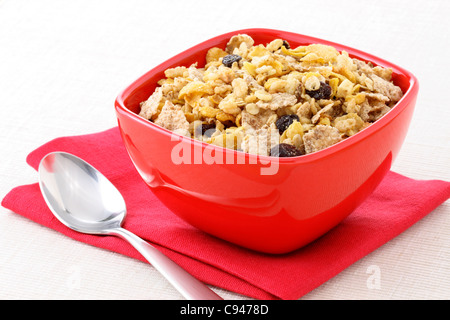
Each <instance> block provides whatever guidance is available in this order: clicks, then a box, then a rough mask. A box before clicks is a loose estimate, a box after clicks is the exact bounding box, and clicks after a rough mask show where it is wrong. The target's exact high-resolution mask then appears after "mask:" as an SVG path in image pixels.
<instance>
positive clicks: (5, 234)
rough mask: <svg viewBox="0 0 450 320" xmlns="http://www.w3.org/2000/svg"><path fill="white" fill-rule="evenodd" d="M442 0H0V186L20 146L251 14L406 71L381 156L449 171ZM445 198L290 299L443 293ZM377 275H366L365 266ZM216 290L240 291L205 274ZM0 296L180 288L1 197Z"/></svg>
mask: <svg viewBox="0 0 450 320" xmlns="http://www.w3.org/2000/svg"><path fill="white" fill-rule="evenodd" d="M449 15H450V2H449V1H446V0H442V1H411V0H408V1H403V0H402V1H390V0H382V1H370V2H368V1H346V0H341V1H329V0H321V1H317V2H313V1H285V0H277V1H262V0H258V1H254V0H252V1H242V2H238V1H211V0H209V1H206V0H196V1H171V0H164V1H144V0H142V1H139V0H126V1H125V0H124V1H119V0H101V1H97V0H78V1H57V0H40V1H33V0H30V1H26V0H3V1H1V0H0V130H1V136H0V143H1V146H0V159H1V167H0V168H1V170H0V196H1V198H3V197H4V195H6V193H7V192H9V191H10V190H11V188H13V187H15V186H18V185H22V184H28V183H34V182H36V181H37V175H36V172H35V171H34V170H33V169H32V168H30V167H29V166H28V165H27V164H26V163H25V158H26V156H27V154H28V153H29V152H30V151H32V150H33V149H35V148H36V147H38V146H40V145H41V144H43V143H45V142H47V141H49V140H51V139H53V138H56V137H59V136H67V135H76V134H84V133H92V132H98V131H102V130H104V129H108V128H111V127H113V126H116V118H115V114H114V110H113V101H114V99H115V97H116V95H117V94H118V92H119V91H120V90H122V89H123V88H124V87H125V86H126V85H128V84H129V83H130V82H131V81H132V80H134V79H135V78H137V77H138V76H140V75H141V74H143V73H144V72H146V71H148V70H149V69H151V68H152V67H153V66H155V65H157V64H159V63H160V62H162V61H164V60H165V59H167V58H168V57H171V56H173V55H175V54H176V53H178V52H181V51H182V50H184V49H187V48H189V47H191V46H192V45H194V44H196V43H198V42H201V41H203V40H207V39H209V38H211V37H213V36H215V35H219V34H222V33H225V32H228V31H233V30H238V29H243V28H251V27H263V28H273V29H281V30H286V31H292V32H297V33H303V34H307V35H311V36H315V37H319V38H323V39H327V40H332V41H335V42H339V43H343V44H346V45H349V46H352V47H355V48H358V49H361V50H363V51H367V52H370V53H373V54H375V55H378V56H380V57H383V58H385V59H387V60H390V61H392V62H394V63H396V64H398V65H400V66H402V67H404V68H406V69H408V70H410V71H411V72H413V73H414V74H415V75H416V76H417V77H418V79H419V82H420V91H419V97H418V100H417V105H416V111H415V114H414V118H413V121H412V123H411V127H410V131H409V133H408V136H407V138H406V141H405V143H404V145H403V148H402V150H401V152H400V154H399V156H398V158H397V159H396V161H395V163H394V165H393V170H394V171H396V172H398V173H401V174H404V175H406V176H408V177H411V178H417V179H442V180H447V181H450V120H449V119H450V103H449V102H448V92H449V80H448V79H449V75H450V64H449V62H448V58H449V51H450V38H449V35H448V30H449V29H450V22H449V19H448V16H449ZM449 217H450V202H449V201H447V202H445V203H444V204H442V205H441V206H440V207H438V208H437V209H436V210H435V211H433V212H432V213H431V214H429V215H428V216H427V217H425V218H424V219H422V220H421V221H419V222H418V223H416V224H415V225H414V226H412V227H411V228H409V229H408V230H406V231H405V232H404V233H402V234H401V235H399V236H398V237H396V238H395V239H393V240H392V241H390V242H388V243H387V244H385V245H383V246H382V247H380V248H379V249H377V250H376V251H374V252H372V253H371V254H369V255H368V256H366V257H364V258H363V259H361V260H359V261H358V262H356V263H355V264H353V265H352V266H350V267H348V268H347V269H345V270H344V271H342V272H341V273H340V274H339V275H337V276H336V277H334V278H332V279H331V280H329V281H328V282H326V283H324V284H323V285H321V286H320V287H318V288H317V289H315V290H313V291H312V292H310V293H309V294H307V295H305V296H304V297H303V298H302V299H449V298H450V219H449ZM373 268H375V269H376V270H378V271H379V272H380V273H379V275H380V285H379V286H378V287H373V286H371V285H369V284H370V283H369V278H370V276H371V274H372V273H371V272H372V270H373ZM213 289H214V290H215V291H216V292H218V293H219V294H220V295H222V296H223V297H224V298H225V299H234V300H244V299H249V298H248V297H245V296H241V295H238V294H235V293H233V292H228V291H225V290H223V289H220V288H213ZM0 299H161V300H168V299H182V297H181V296H180V294H179V293H178V292H176V291H175V290H174V289H173V288H172V287H171V286H170V285H169V284H168V282H167V281H166V280H165V279H164V278H163V277H162V276H161V275H160V274H159V273H158V272H157V271H156V270H155V269H153V267H152V266H150V265H149V264H145V263H143V262H140V261H136V260H133V259H130V258H128V257H125V256H122V255H120V254H116V253H112V252H109V251H106V250H102V249H98V248H95V247H92V246H89V245H86V244H83V243H80V242H77V241H75V240H72V239H69V238H67V237H65V236H63V235H61V234H59V233H57V232H55V231H53V230H50V229H47V228H45V227H42V226H40V225H38V224H36V223H34V222H31V221H29V220H27V219H25V218H23V217H21V216H19V215H17V214H15V213H12V212H10V211H9V210H6V209H5V208H3V207H1V208H0Z"/></svg>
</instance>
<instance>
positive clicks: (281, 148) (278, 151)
mask: <svg viewBox="0 0 450 320" xmlns="http://www.w3.org/2000/svg"><path fill="white" fill-rule="evenodd" d="M270 155H271V156H272V157H298V156H301V155H303V153H302V152H301V151H300V150H299V149H297V148H296V147H294V146H293V145H291V144H287V143H280V144H278V145H276V146H275V147H272V149H270Z"/></svg>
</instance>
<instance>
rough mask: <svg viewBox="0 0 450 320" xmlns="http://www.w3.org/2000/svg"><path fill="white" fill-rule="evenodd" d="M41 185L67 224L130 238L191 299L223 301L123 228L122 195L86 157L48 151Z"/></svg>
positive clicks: (51, 206)
mask: <svg viewBox="0 0 450 320" xmlns="http://www.w3.org/2000/svg"><path fill="white" fill-rule="evenodd" d="M39 186H40V188H41V192H42V194H43V196H44V199H45V201H46V203H47V205H48V206H49V208H50V210H51V211H52V213H53V214H54V215H55V217H56V218H57V219H58V220H59V221H61V222H62V223H63V224H64V225H66V226H67V227H69V228H71V229H73V230H75V231H77V232H81V233H87V234H96V235H113V236H118V237H120V238H122V239H124V240H126V241H128V242H129V243H130V244H131V245H132V246H133V247H134V248H135V249H136V250H137V251H139V253H140V254H142V255H143V256H144V257H145V258H146V259H147V261H148V262H149V263H150V264H151V265H153V267H155V269H157V270H158V271H159V272H160V273H161V274H162V275H163V276H164V277H165V278H166V279H167V280H168V281H169V282H170V283H171V284H172V285H173V286H174V287H175V288H176V289H177V290H178V291H179V292H180V293H181V294H182V295H183V297H185V298H186V299H188V300H222V298H221V297H220V296H218V295H217V294H216V293H215V292H214V291H212V290H211V289H209V288H208V287H207V286H206V285H204V284H203V283H202V282H200V281H199V280H197V279H196V278H194V277H193V276H192V275H190V274H189V273H188V272H186V271H185V270H184V269H182V268H181V267H180V266H179V265H177V264H176V263H175V262H173V261H172V260H171V259H169V258H168V257H167V256H165V255H164V254H162V253H161V252H160V251H159V250H158V249H156V248H155V247H153V246H152V245H150V244H149V243H147V242H146V241H144V240H142V239H141V238H139V237H138V236H136V235H135V234H133V233H131V232H130V231H128V230H126V229H124V228H122V223H123V221H124V218H125V215H126V206H125V201H124V199H123V197H122V195H121V194H120V192H119V191H118V190H117V189H116V188H115V186H114V185H113V184H112V183H111V182H110V181H109V180H108V179H107V178H106V177H105V176H103V174H102V173H100V172H99V171H98V170H97V169H95V168H94V167H92V166H91V165H90V164H88V163H87V162H85V161H84V160H82V159H80V158H78V157H76V156H74V155H72V154H69V153H65V152H52V153H49V154H47V155H46V156H45V157H44V158H43V159H42V160H41V162H40V164H39Z"/></svg>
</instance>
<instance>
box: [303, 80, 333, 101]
mask: <svg viewBox="0 0 450 320" xmlns="http://www.w3.org/2000/svg"><path fill="white" fill-rule="evenodd" d="M305 92H306V94H307V95H309V96H310V97H311V98H314V99H316V100H320V99H330V97H331V87H330V85H329V84H327V83H325V82H323V81H320V87H319V89H317V90H305Z"/></svg>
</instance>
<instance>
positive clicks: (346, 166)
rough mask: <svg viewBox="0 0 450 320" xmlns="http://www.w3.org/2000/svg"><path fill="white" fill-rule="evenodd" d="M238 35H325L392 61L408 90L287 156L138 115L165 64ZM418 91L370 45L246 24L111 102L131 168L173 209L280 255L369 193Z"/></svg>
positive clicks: (295, 40) (297, 41) (295, 39)
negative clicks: (317, 145) (369, 118)
mask: <svg viewBox="0 0 450 320" xmlns="http://www.w3.org/2000/svg"><path fill="white" fill-rule="evenodd" d="M236 34H248V35H250V36H251V37H252V38H253V39H254V40H255V44H260V43H261V44H267V43H269V42H270V41H272V40H273V39H276V38H281V39H284V40H287V41H288V42H289V43H290V45H291V47H293V48H295V47H297V46H299V45H308V44H312V43H321V44H326V45H331V46H333V47H335V48H336V49H337V50H339V51H341V50H345V51H347V52H348V53H349V55H350V57H355V58H358V59H361V60H364V61H370V62H372V63H373V64H374V65H380V66H383V67H389V68H392V70H393V78H392V79H393V82H394V83H395V84H396V85H398V86H400V88H401V89H402V91H403V92H404V96H403V97H402V99H401V100H400V101H399V102H398V103H397V104H396V105H395V107H393V108H392V109H391V110H390V111H389V112H388V113H387V114H386V115H384V116H383V117H382V118H380V119H379V120H378V121H376V122H375V123H373V124H372V125H371V126H369V127H368V128H366V129H364V130H362V131H360V132H358V133H357V134H355V135H354V136H351V137H350V138H347V139H345V140H343V141H341V142H339V143H337V144H335V145H333V146H331V147H328V148H326V149H324V150H321V151H318V152H315V153H311V154H307V155H304V156H301V157H293V158H274V157H267V156H257V155H252V154H246V153H243V152H240V151H234V150H230V149H225V148H222V147H218V146H212V145H208V144H206V143H204V142H201V141H197V140H193V139H190V138H185V137H181V136H178V135H176V134H174V133H173V132H171V131H168V130H166V129H164V128H162V127H159V126H157V125H155V124H154V123H152V122H150V121H147V120H145V119H143V118H141V117H140V116H138V113H139V110H140V105H139V104H140V102H142V101H144V100H146V99H147V98H148V97H149V96H150V94H151V93H152V92H153V91H154V89H155V88H156V87H157V81H158V80H160V79H162V78H164V70H166V69H167V68H171V67H176V66H181V65H182V66H189V65H191V64H192V63H194V62H197V63H198V67H202V66H204V65H205V55H206V52H207V51H208V49H209V48H211V47H221V48H224V47H225V46H226V43H227V42H228V40H229V39H230V38H231V37H232V36H233V35H236ZM417 93H418V82H417V79H416V78H415V77H414V75H412V74H411V73H410V72H408V71H406V70H405V69H403V68H401V67H399V66H396V65H394V64H392V63H390V62H388V61H386V60H383V59H380V58H378V57H376V56H373V55H370V54H368V53H365V52H362V51H359V50H357V49H353V48H350V47H347V46H344V45H341V44H337V43H333V42H329V41H325V40H321V39H317V38H313V37H309V36H305V35H301V34H296V33H292V32H285V31H279V30H271V29H246V30H237V31H234V32H230V33H226V34H222V35H219V36H216V37H214V38H212V39H209V40H207V41H205V42H202V43H200V44H198V45H196V46H194V47H192V48H190V49H188V50H186V51H184V52H182V53H180V54H178V55H176V56H174V57H172V58H170V59H168V60H167V61H165V62H163V63H161V64H160V65H158V66H156V67H154V68H153V69H151V70H150V71H148V72H147V73H145V74H144V75H143V76H141V77H140V78H139V79H137V80H136V81H134V82H133V83H131V84H130V85H129V86H128V87H127V88H126V89H125V90H124V91H123V92H121V93H120V94H119V96H118V97H117V99H116V101H115V110H116V114H117V118H118V124H119V128H120V131H121V134H122V138H123V142H124V144H125V146H126V149H127V151H128V153H129V155H130V157H131V160H132V162H133V163H134V165H135V167H136V169H137V171H138V172H139V173H140V175H141V177H142V179H143V180H144V181H145V182H146V183H147V185H148V186H149V187H150V189H151V190H152V192H153V193H154V194H155V195H156V196H157V197H158V198H159V199H160V200H161V201H162V202H163V203H164V204H165V205H166V206H167V207H168V208H169V209H170V210H171V211H172V212H173V213H174V214H176V215H178V216H179V217H181V218H182V219H184V220H185V221H187V222H188V223H190V224H191V225H193V226H195V227H197V228H198V229H200V230H203V231H204V232H206V233H208V234H210V235H213V236H215V237H218V238H221V239H223V240H226V241H229V242H231V243H233V244H236V245H239V246H242V247H245V248H249V249H252V250H256V251H260V252H264V253H272V254H282V253H287V252H290V251H293V250H296V249H298V248H301V247H303V246H305V245H307V244H309V243H310V242H312V241H314V240H315V239H317V238H318V237H320V236H322V235H324V234H325V233H326V232H327V231H329V230H330V229H332V228H333V227H335V226H337V225H338V224H339V223H340V222H341V221H342V220H343V219H345V218H346V217H347V216H348V215H349V214H351V212H352V211H353V210H354V209H355V208H357V207H358V206H359V205H360V204H361V203H362V202H363V201H364V200H365V199H366V198H367V197H368V196H369V195H370V194H371V193H372V192H373V190H374V189H375V188H376V187H377V185H378V184H379V183H380V182H381V180H382V179H383V177H384V176H385V174H386V173H387V172H388V171H389V170H390V168H391V164H392V162H393V161H394V159H395V157H396V155H397V154H398V152H399V150H400V148H401V145H402V143H403V141H404V138H405V136H406V133H407V130H408V127H409V123H410V120H411V118H412V115H413V109H414V105H415V102H416V97H417ZM174 155H176V156H177V157H175V158H174ZM180 155H182V157H181V158H180ZM150 210H151V208H149V211H150Z"/></svg>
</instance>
